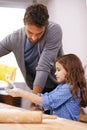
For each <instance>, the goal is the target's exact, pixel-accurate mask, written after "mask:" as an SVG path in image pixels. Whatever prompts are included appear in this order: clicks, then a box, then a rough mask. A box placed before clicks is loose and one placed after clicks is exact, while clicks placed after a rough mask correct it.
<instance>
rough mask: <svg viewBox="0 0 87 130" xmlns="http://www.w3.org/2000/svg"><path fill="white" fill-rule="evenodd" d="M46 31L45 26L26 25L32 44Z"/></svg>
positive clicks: (26, 31)
mask: <svg viewBox="0 0 87 130" xmlns="http://www.w3.org/2000/svg"><path fill="white" fill-rule="evenodd" d="M44 32H45V26H43V27H37V26H35V25H32V24H26V25H25V33H26V35H27V38H28V39H29V41H30V42H31V43H32V44H35V43H37V42H38V40H39V39H40V38H41V37H42V36H43V34H44Z"/></svg>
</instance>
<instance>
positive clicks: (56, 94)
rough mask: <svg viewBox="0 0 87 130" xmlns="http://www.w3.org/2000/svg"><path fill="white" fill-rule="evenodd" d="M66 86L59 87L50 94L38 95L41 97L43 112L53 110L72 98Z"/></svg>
mask: <svg viewBox="0 0 87 130" xmlns="http://www.w3.org/2000/svg"><path fill="white" fill-rule="evenodd" d="M68 87H69V86H68V85H66V84H65V85H59V86H58V87H57V88H56V89H55V90H53V91H52V92H50V93H45V94H39V95H40V96H41V97H42V107H43V108H44V110H47V109H55V108H58V107H60V106H61V105H62V104H63V103H65V102H66V101H67V100H69V99H70V98H71V97H72V94H71V92H70V90H69V88H68Z"/></svg>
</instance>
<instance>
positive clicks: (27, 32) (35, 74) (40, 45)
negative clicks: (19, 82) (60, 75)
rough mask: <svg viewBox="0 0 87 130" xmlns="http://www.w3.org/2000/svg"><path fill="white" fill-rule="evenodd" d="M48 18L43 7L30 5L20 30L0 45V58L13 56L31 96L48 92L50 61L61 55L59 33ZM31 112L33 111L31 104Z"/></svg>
mask: <svg viewBox="0 0 87 130" xmlns="http://www.w3.org/2000/svg"><path fill="white" fill-rule="evenodd" d="M48 19H49V14H48V10H47V8H46V6H44V5H42V4H33V5H31V6H30V7H28V8H27V9H26V12H25V15H24V28H21V29H19V30H17V31H15V32H13V33H12V34H10V35H8V36H7V37H6V38H5V39H3V40H2V41H1V42H0V56H4V55H6V54H8V53H10V52H13V53H14V55H15V57H16V60H17V63H18V66H19V68H20V70H21V72H22V74H23V76H24V79H25V81H26V83H27V85H28V86H29V87H30V88H31V89H32V92H33V93H39V92H42V93H44V92H46V91H48V92H50V91H51V90H53V89H54V88H55V87H56V86H57V81H56V79H55V76H54V73H55V69H54V62H55V59H56V57H59V56H61V55H62V54H63V50H62V30H61V28H60V26H59V25H58V24H55V23H53V22H49V21H48ZM31 104H32V103H31ZM31 109H34V108H33V104H32V105H31Z"/></svg>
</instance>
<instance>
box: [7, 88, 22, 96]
mask: <svg viewBox="0 0 87 130" xmlns="http://www.w3.org/2000/svg"><path fill="white" fill-rule="evenodd" d="M5 91H6V92H7V93H8V95H10V96H12V97H20V93H21V91H22V90H21V89H19V88H13V89H9V88H6V89H5Z"/></svg>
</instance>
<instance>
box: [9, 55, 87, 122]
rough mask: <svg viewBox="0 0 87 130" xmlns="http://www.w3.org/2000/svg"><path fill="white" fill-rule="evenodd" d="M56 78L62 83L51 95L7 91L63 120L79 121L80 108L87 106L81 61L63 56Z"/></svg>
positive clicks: (74, 56) (18, 90)
mask: <svg viewBox="0 0 87 130" xmlns="http://www.w3.org/2000/svg"><path fill="white" fill-rule="evenodd" d="M55 67H56V72H55V75H56V78H57V81H58V82H59V83H60V84H59V85H58V86H57V87H56V89H54V90H53V91H52V92H50V93H45V94H41V93H39V94H38V95H36V94H33V93H29V92H27V91H25V90H22V89H18V88H16V89H7V90H6V91H7V93H8V94H9V95H11V96H13V97H23V98H26V99H28V100H29V101H31V102H33V103H35V104H36V105H39V106H42V108H43V109H44V110H49V109H50V110H51V111H52V114H54V115H57V116H59V117H61V118H66V119H71V120H76V121H77V120H78V118H79V115H80V107H81V105H82V106H86V105H87V86H86V79H85V76H84V69H83V67H82V63H81V61H80V59H79V58H78V57H77V56H76V55H74V54H67V55H64V56H61V57H60V58H58V59H57V60H56V63H55Z"/></svg>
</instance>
